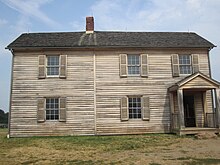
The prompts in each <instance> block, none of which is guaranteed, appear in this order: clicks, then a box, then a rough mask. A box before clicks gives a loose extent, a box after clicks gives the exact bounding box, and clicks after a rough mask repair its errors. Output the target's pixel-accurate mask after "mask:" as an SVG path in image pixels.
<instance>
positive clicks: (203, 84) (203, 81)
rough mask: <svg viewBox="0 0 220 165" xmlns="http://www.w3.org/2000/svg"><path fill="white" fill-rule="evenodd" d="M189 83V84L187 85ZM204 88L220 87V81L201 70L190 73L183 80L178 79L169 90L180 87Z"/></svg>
mask: <svg viewBox="0 0 220 165" xmlns="http://www.w3.org/2000/svg"><path fill="white" fill-rule="evenodd" d="M187 84H188V86H187ZM181 87H184V88H204V89H208V88H210V89H214V88H220V83H219V82H218V81H216V80H214V79H212V78H210V77H208V76H206V75H204V74H203V73H201V72H197V73H194V74H192V75H189V76H187V77H185V78H183V79H182V80H180V81H178V82H177V83H175V84H174V85H172V86H171V87H170V88H169V91H175V90H177V89H178V88H181Z"/></svg>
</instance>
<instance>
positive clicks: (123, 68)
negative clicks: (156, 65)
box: [119, 54, 148, 77]
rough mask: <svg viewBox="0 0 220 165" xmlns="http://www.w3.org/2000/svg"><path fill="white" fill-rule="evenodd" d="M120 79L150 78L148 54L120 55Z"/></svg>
mask: <svg viewBox="0 0 220 165" xmlns="http://www.w3.org/2000/svg"><path fill="white" fill-rule="evenodd" d="M119 57H120V77H128V76H141V77H148V54H120V56H119Z"/></svg>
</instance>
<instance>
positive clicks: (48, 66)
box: [46, 55, 60, 77]
mask: <svg viewBox="0 0 220 165" xmlns="http://www.w3.org/2000/svg"><path fill="white" fill-rule="evenodd" d="M50 57H58V62H59V64H58V65H48V58H50ZM46 58H47V60H46V75H47V77H59V75H60V55H47V56H46ZM48 68H58V74H56V75H50V74H48Z"/></svg>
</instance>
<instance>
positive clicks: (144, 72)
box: [141, 54, 148, 77]
mask: <svg viewBox="0 0 220 165" xmlns="http://www.w3.org/2000/svg"><path fill="white" fill-rule="evenodd" d="M141 77H148V54H141Z"/></svg>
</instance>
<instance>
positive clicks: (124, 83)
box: [10, 49, 212, 137]
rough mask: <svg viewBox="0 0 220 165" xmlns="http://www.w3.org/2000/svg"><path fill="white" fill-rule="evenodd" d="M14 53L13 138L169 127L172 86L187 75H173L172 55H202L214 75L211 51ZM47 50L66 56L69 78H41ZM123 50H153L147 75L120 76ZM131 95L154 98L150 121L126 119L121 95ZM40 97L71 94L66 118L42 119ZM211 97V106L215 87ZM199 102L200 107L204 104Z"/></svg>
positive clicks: (203, 64) (203, 69)
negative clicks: (41, 62)
mask: <svg viewBox="0 0 220 165" xmlns="http://www.w3.org/2000/svg"><path fill="white" fill-rule="evenodd" d="M14 53H15V55H14V69H13V84H12V102H11V129H10V135H11V136H12V137H13V136H34V135H43V136H44V135H74V134H76V135H84V134H90V135H91V134H134V133H147V132H169V131H170V118H171V117H170V113H171V112H170V105H169V104H170V103H169V93H168V90H167V89H168V88H169V87H170V86H172V85H173V84H174V83H176V82H178V81H180V80H181V79H183V78H184V76H180V77H175V78H173V77H172V65H171V54H174V53H176V54H186V53H187V54H193V53H194V54H199V62H200V63H199V65H200V66H199V67H200V71H201V72H203V73H204V74H206V75H209V68H208V67H209V66H208V57H207V56H208V55H207V54H206V51H202V50H200V51H198V50H190V51H187V50H178V49H176V50H131V49H130V50H124V51H121V50H102V51H98V50H95V51H85V50H81V51H74V50H71V51H53V52H49V51H48V52H47V51H46V52H26V53H16V52H14ZM42 54H64V55H67V78H66V79H59V78H46V79H38V55H42ZM94 54H95V61H93V60H94ZM119 54H148V78H141V77H127V78H120V76H119V71H120V70H119ZM94 64H95V66H94ZM94 68H96V70H95V72H94ZM94 76H95V77H94ZM94 82H95V83H94ZM94 92H95V93H94ZM131 95H143V96H148V97H149V98H150V120H149V121H143V120H141V119H137V120H135V119H133V120H129V121H121V119H120V99H121V98H122V97H124V96H131ZM94 96H95V97H94ZM41 97H66V108H67V110H66V116H67V118H66V122H51V121H46V122H44V123H38V122H37V98H41ZM206 98H207V110H211V108H212V107H211V94H210V92H207V97H206ZM197 100H198V105H201V104H200V102H199V100H201V98H199V97H198V99H197ZM94 104H95V105H94ZM95 107H96V108H95ZM174 107H175V108H174V111H175V112H178V104H177V100H176V94H175V95H174ZM198 107H199V109H200V110H201V106H198ZM95 112H96V114H95ZM95 126H96V127H95Z"/></svg>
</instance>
